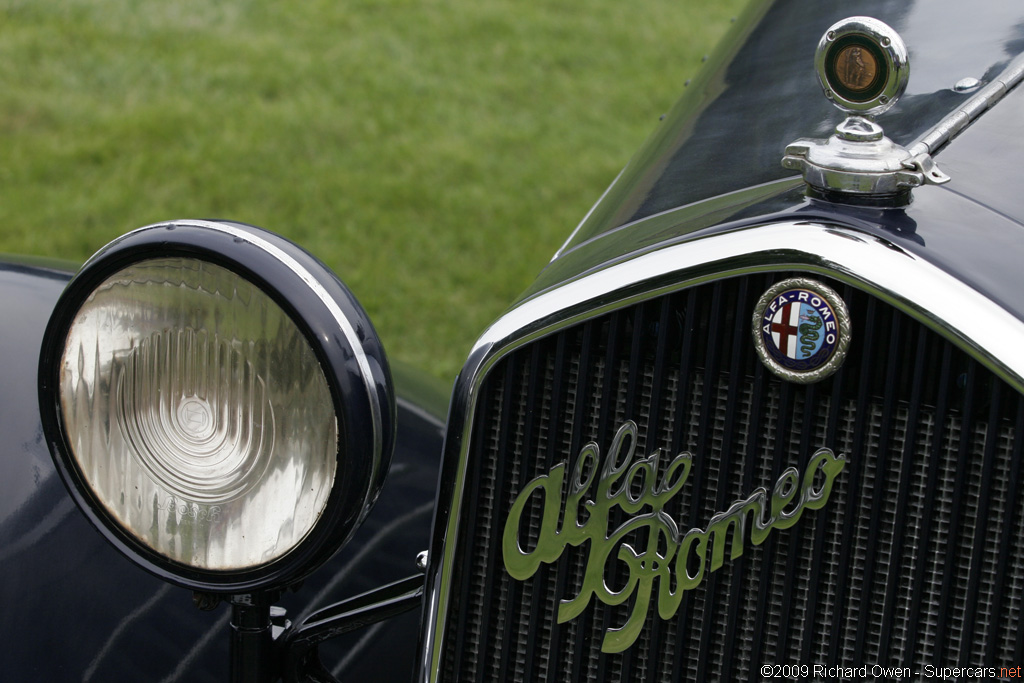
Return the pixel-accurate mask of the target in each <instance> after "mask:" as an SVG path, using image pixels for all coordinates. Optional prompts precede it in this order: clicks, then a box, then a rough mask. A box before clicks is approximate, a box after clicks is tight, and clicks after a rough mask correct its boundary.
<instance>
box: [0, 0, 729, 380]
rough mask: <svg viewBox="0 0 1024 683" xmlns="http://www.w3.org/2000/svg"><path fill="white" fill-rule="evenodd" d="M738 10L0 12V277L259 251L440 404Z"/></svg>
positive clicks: (201, 5) (483, 3) (48, 5)
mask: <svg viewBox="0 0 1024 683" xmlns="http://www.w3.org/2000/svg"><path fill="white" fill-rule="evenodd" d="M739 11H740V3H739V2H737V1H736V0H729V1H727V2H710V1H708V0H689V1H687V2H682V1H680V0H671V1H670V0H630V1H629V2H623V1H622V0H589V1H588V2H565V1H554V0H550V1H549V0H537V1H532V0H418V1H412V0H376V1H373V2H362V1H349V2H346V1H337V0H335V1H331V2H326V1H319V0H307V1H306V2H302V3H281V2H272V1H271V0H179V1H176V2H145V1H142V0H93V1H86V0H62V1H61V2H56V1H45V0H20V1H12V0H0V252H7V253H19V254H37V255H47V256H59V257H62V258H69V259H73V260H76V261H81V260H83V259H85V258H86V257H88V256H89V255H90V254H92V253H93V252H94V251H96V250H97V249H99V248H100V247H101V246H102V245H103V244H105V243H106V242H108V241H109V240H111V239H113V238H114V237H116V236H117V235H119V234H121V233H123V232H126V231H128V230H130V229H132V228H136V227H139V226H143V225H147V224H150V223H154V222H158V221H161V220H166V219H173V218H230V219H234V220H238V221H243V222H247V223H253V224H256V225H260V226H262V227H265V228H268V229H270V230H273V231H275V232H278V233H281V234H283V235H285V236H287V237H289V238H291V239H293V240H295V241H296V242H298V243H299V244H301V245H302V246H304V247H305V248H307V249H308V250H310V251H311V252H313V253H314V254H316V255H317V256H318V257H320V258H321V259H322V260H323V261H324V262H326V263H327V264H328V265H329V266H330V267H331V268H332V269H334V271H335V272H336V273H338V275H339V276H340V277H341V278H342V279H343V280H345V281H346V282H347V283H348V285H349V286H350V287H351V289H352V290H353V291H354V292H355V293H356V295H357V296H358V297H359V298H360V300H361V301H362V302H363V305H364V306H365V307H366V308H367V310H368V311H369V313H370V316H371V318H372V319H373V320H374V322H375V324H376V326H377V329H378V331H379V332H380V334H381V336H382V338H383V340H384V343H385V346H386V347H387V349H388V352H389V354H390V355H391V357H392V358H395V359H398V360H400V361H404V362H407V363H411V364H413V365H416V366H419V367H421V368H423V369H426V370H427V371H429V372H431V373H432V374H434V375H436V376H438V377H441V378H444V379H445V380H446V381H450V380H451V379H452V378H453V377H454V375H455V373H456V372H457V371H458V368H459V367H460V366H461V364H462V362H463V360H464V358H465V355H466V353H467V352H468V350H469V349H470V347H471V345H472V343H473V340H474V339H475V338H476V336H477V335H478V334H479V333H480V332H481V331H482V330H483V329H484V328H485V327H486V325H487V324H488V323H489V322H490V321H491V320H493V319H494V318H495V317H496V316H497V315H499V314H500V313H501V312H502V311H503V310H504V309H505V308H506V307H507V305H508V304H509V303H510V302H511V300H512V299H513V298H514V297H515V296H516V295H517V294H518V293H519V292H520V291H522V290H523V289H524V288H525V287H526V286H527V285H528V284H529V282H530V281H531V280H532V278H533V277H534V276H535V275H536V274H537V272H539V270H540V269H541V268H543V267H544V265H545V264H546V263H547V261H548V260H549V259H550V257H551V254H552V253H553V252H554V251H555V250H556V249H557V248H558V246H559V245H560V244H561V243H562V241H564V239H565V238H566V237H567V236H568V235H569V234H570V232H571V231H572V229H573V228H574V227H575V226H576V224H577V223H578V222H579V220H580V219H581V218H582V217H583V215H584V214H585V213H586V211H587V210H588V209H589V207H590V206H591V204H592V203H593V202H594V201H595V200H596V199H597V198H598V197H599V196H600V194H601V192H603V190H604V189H605V187H606V186H607V185H608V184H609V183H610V182H611V181H612V180H613V179H614V177H615V175H616V174H617V173H618V171H619V170H620V169H621V168H622V166H623V165H625V163H626V162H627V161H628V160H629V158H630V155H631V154H632V152H633V150H634V149H636V148H637V147H638V146H639V145H640V143H641V142H642V140H643V139H644V137H645V136H646V135H647V134H648V133H649V132H650V131H651V130H652V129H653V128H654V126H655V124H656V123H657V120H658V117H659V116H660V115H661V114H662V113H664V112H665V111H666V110H667V109H668V108H669V107H670V106H671V104H672V103H673V102H674V101H675V99H676V98H677V97H678V96H679V94H680V93H681V92H682V91H683V84H684V82H685V81H686V80H687V79H690V78H692V77H693V76H694V75H696V74H697V72H698V71H699V70H700V68H701V66H702V56H703V55H705V54H707V53H708V52H709V51H710V50H711V48H712V47H713V45H714V43H715V42H716V41H717V39H718V38H719V37H720V36H721V35H722V34H723V33H724V32H725V31H726V30H727V29H728V28H729V25H730V19H731V18H732V17H733V16H735V15H736V14H737V13H738V12H739Z"/></svg>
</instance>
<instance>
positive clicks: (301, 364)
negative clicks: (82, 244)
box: [39, 220, 395, 593]
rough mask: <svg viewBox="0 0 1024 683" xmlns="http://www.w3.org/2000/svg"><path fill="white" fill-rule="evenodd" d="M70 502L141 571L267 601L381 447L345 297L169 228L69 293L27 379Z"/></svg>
mask: <svg viewBox="0 0 1024 683" xmlns="http://www.w3.org/2000/svg"><path fill="white" fill-rule="evenodd" d="M39 401H40V412H41V416H42V422H43V428H44V434H45V437H46V439H47V442H48V444H49V447H50V450H51V453H52V455H53V458H54V461H55V463H56V466H57V469H58V471H59V473H60V476H61V478H62V479H63V481H64V483H65V485H66V487H67V489H68V491H69V492H70V493H71V495H72V496H73V498H74V499H75V501H76V502H77V503H78V505H79V507H80V508H81V509H82V510H83V511H84V513H85V514H86V516H87V517H88V518H89V519H90V521H91V522H92V523H93V525H94V526H96V528H97V529H99V530H100V532H101V533H103V535H104V536H105V537H106V538H107V539H108V540H109V541H110V542H111V543H113V544H114V545H115V546H116V547H117V548H118V549H119V550H120V551H121V552H123V553H124V554H125V555H127V556H128V557H129V558H131V559H132V560H133V561H134V562H136V563H137V564H139V565H140V566H142V567H143V568H144V569H146V570H148V571H150V572H152V573H154V574H156V575H158V576H160V577H161V578H163V579H165V580H168V581H170V582H172V583H175V584H178V585H181V586H185V587H188V588H191V589H193V590H201V591H208V592H217V593H245V592H252V591H255V590H273V589H280V588H284V587H286V586H289V585H291V584H294V583H295V582H297V581H298V580H300V579H301V578H303V577H304V576H306V575H307V574H308V573H310V572H311V571H313V570H314V569H315V568H316V567H318V566H319V565H320V564H322V563H323V562H324V561H326V560H327V559H328V558H329V557H330V556H331V555H332V554H333V553H334V552H335V551H336V550H337V549H338V548H339V547H340V546H341V545H342V544H344V542H345V541H346V540H347V539H348V538H349V537H350V536H351V534H352V533H353V531H354V530H355V529H356V527H357V526H358V524H359V523H360V522H361V521H362V519H363V518H364V517H365V515H366V514H367V513H368V512H369V509H370V508H371V507H372V505H373V503H374V502H375V500H376V498H377V495H378V494H379V491H380V488H381V486H382V485H383V482H384V478H385V476H386V473H387V471H388V468H389V465H390V461H391V454H392V451H393V447H394V439H395V417H394V414H395V405H394V393H393V389H392V385H391V375H390V371H389V368H388V363H387V359H386V356H385V353H384V349H383V347H382V345H381V343H380V340H379V338H378V337H377V334H376V332H375V331H374V329H373V326H372V325H371V323H370V320H369V318H368V316H367V315H366V312H365V311H364V310H363V309H362V307H361V306H360V305H359V303H358V302H357V301H356V299H355V297H354V296H353V295H352V293H351V292H350V291H349V290H348V288H347V287H345V285H344V284H343V283H342V282H341V281H340V280H339V279H338V278H337V277H336V276H335V275H334V274H333V273H332V272H331V271H330V270H329V269H328V268H327V267H326V266H324V265H323V264H322V263H320V262H319V261H318V260H316V259H315V258H314V257H313V256H311V255H310V254H309V253H307V252H306V251H304V250H303V249H301V248H300V247H298V246H296V245H295V244H293V243H291V242H289V241H288V240H286V239H284V238H282V237H280V236H278V235H275V234H273V233H270V232H267V231H265V230H262V229H260V228H255V227H253V226H248V225H242V224H239V223H230V222H221V221H193V220H189V221H175V222H169V223H162V224H158V225H153V226H149V227H145V228H141V229H139V230H136V231H134V232H131V233H129V234H127V235H125V236H123V237H121V238H119V239H117V240H115V241H113V242H111V243H110V244H109V245H107V246H106V247H104V248H103V249H102V250H100V251H99V252H98V253H97V254H96V255H95V256H94V257H93V258H92V259H90V260H89V261H88V262H87V263H86V264H85V265H84V266H83V268H82V269H81V271H80V272H79V273H78V274H77V275H76V276H75V277H74V278H73V279H72V280H71V282H70V283H69V284H68V286H67V288H66V289H65V291H64V293H63V294H62V296H61V298H60V299H59V301H58V303H57V306H56V307H55V309H54V312H53V314H52V316H51V319H50V322H49V325H48V327H47V330H46V335H45V337H44V342H43V347H42V351H41V356H40V362H39Z"/></svg>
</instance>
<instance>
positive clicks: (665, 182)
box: [0, 0, 1024, 683]
mask: <svg viewBox="0 0 1024 683" xmlns="http://www.w3.org/2000/svg"><path fill="white" fill-rule="evenodd" d="M853 5H854V3H839V2H816V3H807V2H776V3H774V4H772V3H763V4H762V3H756V4H755V5H753V6H752V7H751V8H750V9H749V11H748V12H747V13H746V14H744V15H743V16H742V17H740V18H739V20H738V21H737V22H736V24H735V27H734V29H733V31H732V33H731V34H730V35H729V37H728V38H727V39H726V41H725V43H724V44H723V46H722V47H721V49H720V50H719V51H718V52H717V53H716V54H717V56H716V57H714V58H713V59H712V60H711V62H710V63H709V64H708V65H706V66H707V68H705V69H704V70H703V71H702V74H701V76H700V78H699V79H697V80H696V81H695V82H693V83H692V84H690V85H689V87H688V89H687V91H686V92H685V94H684V97H683V98H682V99H681V100H680V101H679V103H678V104H677V105H676V107H675V108H674V109H673V110H672V111H671V113H670V114H668V115H667V117H666V118H665V119H664V120H663V121H662V122H661V124H660V125H659V127H658V128H657V130H656V131H655V132H654V134H653V135H652V136H651V138H650V139H649V140H648V142H647V143H646V144H645V145H644V147H643V148H642V149H641V150H640V151H639V152H638V153H637V155H636V156H635V157H634V159H633V160H632V161H631V162H630V164H629V165H628V166H627V167H626V168H625V170H623V172H622V173H621V175H620V176H619V178H618V179H617V180H616V181H615V182H614V183H613V184H612V186H611V187H610V188H609V189H608V191H607V192H606V193H605V195H604V196H603V197H602V198H601V199H600V200H599V201H598V202H597V204H596V205H595V206H594V208H593V209H592V210H591V211H590V213H589V214H588V215H587V216H586V217H585V218H584V219H583V221H582V223H581V224H580V225H579V227H577V228H576V230H575V231H574V232H572V234H571V236H570V237H569V238H568V240H567V241H566V242H565V244H564V246H563V247H562V248H561V249H560V250H559V251H558V253H557V254H555V256H554V258H553V259H552V261H551V263H550V264H549V265H548V266H547V267H546V268H545V269H544V271H543V272H542V273H541V274H540V276H539V277H538V278H537V280H536V282H535V283H534V284H533V285H532V286H531V287H530V288H529V289H528V290H527V291H526V292H525V293H523V295H522V296H521V297H520V298H519V299H518V300H517V301H516V302H515V303H514V304H513V305H512V306H511V307H510V308H509V310H508V312H507V313H506V314H505V315H503V316H502V317H501V318H499V319H498V320H497V321H496V322H495V323H494V324H493V325H492V326H491V327H490V328H488V329H487V330H486V331H484V332H483V334H482V335H481V336H480V338H479V341H478V343H477V344H476V346H475V347H474V349H473V351H472V353H471V354H470V356H469V358H468V359H467V361H466V363H465V366H464V368H463V371H462V372H461V374H460V376H459V378H458V380H457V382H456V385H455V387H454V391H453V393H452V395H451V398H450V402H449V403H448V404H447V407H445V403H444V401H445V398H444V394H445V393H446V392H444V391H440V390H438V389H437V388H436V387H435V386H434V385H433V384H432V383H431V382H429V381H426V380H423V379H422V378H421V377H420V376H419V375H416V374H414V373H412V372H410V371H407V370H404V369H401V368H396V369H394V371H392V369H390V368H389V364H388V361H387V359H386V357H385V356H384V353H383V351H382V347H381V344H380V342H379V340H378V339H377V336H376V334H375V333H374V331H373V328H372V326H371V324H370V321H369V320H368V319H367V317H366V315H365V313H364V312H363V311H362V309H361V308H360V306H359V304H358V303H357V302H356V301H355V299H354V298H353V297H352V296H351V294H350V293H349V292H348V290H347V289H346V288H345V286H344V285H343V284H341V283H340V282H339V281H338V280H337V278H335V277H334V275H333V274H332V273H331V272H330V271H329V270H328V269H327V268H326V267H324V266H323V265H322V264H320V263H319V262H318V261H317V260H316V259H315V258H314V257H313V256H311V255H310V254H308V253H306V252H305V251H303V250H302V249H301V248H300V247H297V246H295V245H293V244H291V243H290V242H288V241H287V240H284V239H283V238H281V237H278V236H277V235H274V234H272V233H268V232H265V231H263V230H260V229H258V228H253V227H251V226H246V225H241V224H236V223H230V222H226V221H200V220H181V221H171V222H167V223H161V224H158V225H154V226H149V227H146V228H142V229H140V230H137V231H134V232H132V233H129V234H128V235H126V236H124V237H122V238H120V239H118V240H116V241H115V242H113V243H111V244H110V245H107V246H106V247H104V248H103V249H102V250H100V251H99V252H98V253H97V255H96V256H95V257H93V259H91V260H90V261H89V262H87V263H86V264H85V265H84V266H83V267H82V269H81V270H80V271H79V272H78V273H77V274H76V275H74V277H72V273H69V272H66V271H65V270H62V269H61V268H60V267H57V266H54V265H52V264H47V263H39V262H33V261H30V260H27V259H26V260H10V261H8V262H6V263H3V264H2V265H0V287H2V290H0V291H2V292H3V296H2V298H0V307H2V308H0V310H2V311H3V318H4V320H6V321H17V323H16V324H6V325H5V328H4V332H3V334H2V336H0V358H2V362H0V378H2V382H0V386H2V387H3V391H4V405H3V409H2V411H0V435H2V437H3V446H2V449H3V450H2V458H3V462H2V468H3V469H2V474H0V481H2V487H3V488H2V490H3V496H2V498H0V543H2V545H0V557H2V558H3V561H2V562H0V595H2V604H3V616H4V618H3V620H2V622H0V634H2V635H0V638H2V642H3V644H4V645H3V654H2V655H0V678H2V679H3V680H11V681H28V680H40V681H43V680H45V681H58V680H94V681H112V680H116V681H122V680H123V681H142V680H146V681H149V680H152V681H174V680H181V681H219V680H228V679H230V680H239V681H241V680H268V681H269V680H278V679H282V678H283V679H284V680H289V681H291V680H317V681H325V680H332V679H333V677H334V676H340V677H343V678H345V679H349V680H358V679H365V680H407V679H408V678H409V677H412V678H414V680H417V681H424V682H427V681H429V682H437V683H440V682H453V681H498V680H501V681H504V680H508V681H541V680H544V681H578V682H581V681H622V680H628V681H733V680H771V679H783V680H800V681H803V680H923V679H930V678H937V679H940V680H976V679H985V680H987V679H1010V678H1014V677H1017V676H1020V674H1021V670H1020V665H1021V664H1024V662H1022V661H1021V660H1022V657H1024V629H1021V612H1022V607H1024V605H1022V600H1024V543H1022V540H1024V539H1022V535H1024V526H1022V523H1024V487H1022V472H1021V469H1022V459H1024V453H1022V450H1024V397H1022V391H1024V353H1022V349H1024V303H1022V301H1024V299H1022V292H1024V268H1022V265H1021V264H1022V263H1024V223H1022V220H1024V203H1022V197H1024V193H1021V189H1020V177H1021V173H1020V160H1021V159H1022V158H1024V90H1022V89H1021V88H1020V87H1018V84H1019V82H1020V80H1021V78H1022V76H1024V58H1022V57H1021V56H1020V55H1021V53H1022V52H1024V12H1022V11H1021V9H1020V7H1019V6H1018V5H1017V4H1015V3H1003V4H999V5H997V4H988V3H986V4H984V5H983V6H981V7H971V6H968V4H967V3H962V2H952V1H949V0H943V1H942V2H927V3H926V2H917V3H908V2H902V1H901V2H894V1H888V2H886V1H884V0H876V1H874V2H864V3H856V6H855V9H853V8H852V6H853ZM851 15H855V16H851ZM37 359H38V364H37ZM37 397H38V398H37ZM445 416H446V417H445ZM389 470H390V474H389ZM375 501H376V505H375V506H374V502H375ZM97 531H98V532H99V533H97ZM346 542H347V544H348V545H347V546H346V550H345V551H344V552H343V553H338V554H335V551H336V550H337V548H338V547H339V546H340V545H342V544H344V543H346ZM125 557H127V558H128V560H130V561H128V560H126V559H125ZM186 589H188V590H186ZM189 590H190V591H191V596H192V599H191V600H190V599H189ZM341 598H346V599H344V600H342V601H341V602H334V601H336V600H338V599H341ZM332 602H333V603H334V604H331V603H332ZM225 604H226V605H227V606H225Z"/></svg>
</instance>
